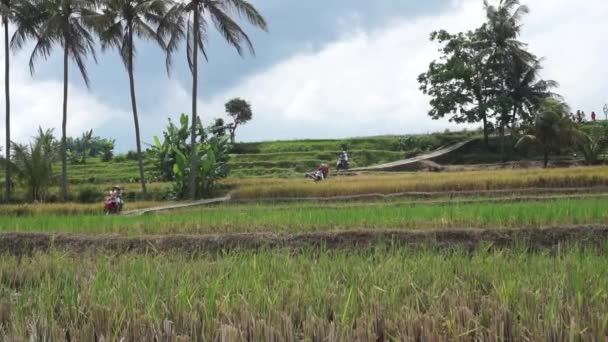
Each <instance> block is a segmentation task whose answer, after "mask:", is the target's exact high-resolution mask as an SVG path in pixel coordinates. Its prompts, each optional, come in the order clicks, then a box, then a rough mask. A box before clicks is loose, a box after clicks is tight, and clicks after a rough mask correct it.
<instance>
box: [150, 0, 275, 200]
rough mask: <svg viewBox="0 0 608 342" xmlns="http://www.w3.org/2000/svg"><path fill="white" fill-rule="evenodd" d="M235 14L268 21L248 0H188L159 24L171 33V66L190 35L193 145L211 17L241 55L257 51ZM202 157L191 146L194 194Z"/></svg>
mask: <svg viewBox="0 0 608 342" xmlns="http://www.w3.org/2000/svg"><path fill="white" fill-rule="evenodd" d="M231 14H235V15H238V16H240V17H242V18H245V19H246V20H247V21H248V22H249V23H250V24H252V25H253V26H255V27H259V28H261V29H263V30H266V21H265V20H264V18H263V17H262V15H261V14H260V13H259V12H258V11H257V10H256V9H255V7H254V6H253V5H252V4H251V3H249V2H248V1H247V0H186V1H185V2H183V3H182V2H179V3H177V4H176V5H175V6H173V7H172V8H171V9H170V10H169V11H168V13H167V16H166V17H165V20H164V22H163V24H162V25H161V26H160V27H159V34H160V35H162V36H164V35H165V34H169V35H170V38H169V41H168V43H167V45H166V46H167V67H168V68H169V67H170V65H171V61H172V59H171V55H172V53H173V52H175V51H176V50H177V47H178V45H179V41H180V40H181V39H183V38H185V39H186V51H187V54H186V56H187V59H188V66H189V67H190V71H191V72H192V118H191V120H192V122H191V126H190V127H191V129H192V131H191V132H190V145H192V146H195V145H197V141H196V130H197V128H196V127H197V120H198V112H197V94H198V52H199V51H200V52H201V53H202V55H203V56H204V57H205V59H206V58H207V52H206V51H205V43H206V39H207V27H208V25H209V21H211V22H213V24H214V25H215V27H216V28H217V30H218V31H219V32H220V34H221V35H222V37H223V38H224V39H225V40H226V42H228V44H230V45H232V46H233V47H234V48H235V49H236V51H237V53H238V54H239V55H241V56H242V55H243V45H245V46H247V47H248V48H249V50H250V51H251V53H252V54H254V49H253V44H252V43H251V40H250V39H249V36H248V35H247V33H245V31H244V30H243V29H242V28H241V27H240V26H239V24H238V23H237V22H236V21H235V20H234V19H233V18H232V17H231ZM198 161H199V158H197V156H196V150H195V149H192V150H191V156H190V162H191V163H192V165H190V169H191V170H193V172H191V174H190V196H191V197H192V198H195V197H196V194H197V192H198V191H197V188H196V185H197V178H198V176H197V171H198V166H197V165H196V163H198Z"/></svg>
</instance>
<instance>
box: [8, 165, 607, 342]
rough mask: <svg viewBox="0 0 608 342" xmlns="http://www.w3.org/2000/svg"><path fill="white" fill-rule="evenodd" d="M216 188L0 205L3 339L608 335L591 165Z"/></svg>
mask: <svg viewBox="0 0 608 342" xmlns="http://www.w3.org/2000/svg"><path fill="white" fill-rule="evenodd" d="M135 186H136V185H135V184H133V189H135ZM162 186H164V185H163V184H162V183H158V184H156V185H154V187H156V188H158V189H160V188H161V187H162ZM154 187H153V188H154ZM222 188H223V189H224V190H223V192H222V193H221V195H229V196H230V198H231V199H230V200H229V201H228V202H225V203H220V204H215V205H206V206H200V207H193V208H185V209H177V210H169V211H161V212H151V213H148V214H145V215H136V214H135V213H134V214H133V215H120V216H112V215H109V216H108V215H103V214H101V207H100V205H99V203H91V204H76V203H73V204H56V203H53V204H29V205H25V204H14V205H10V206H7V205H4V206H0V214H1V215H0V255H1V256H0V258H1V260H2V262H1V263H0V340H6V341H28V340H36V341H56V340H64V341H89V340H90V341H208V340H213V341H444V340H456V341H538V340H551V341H605V340H606V338H607V337H608V290H606V289H608V271H607V270H608V267H607V266H608V253H607V252H608V211H607V210H606V208H608V169H607V168H606V167H601V166H598V167H584V168H563V169H548V170H536V169H529V170H499V171H498V170H493V171H491V170H487V171H463V172H445V173H437V174H435V173H404V174H382V173H380V174H357V175H352V176H343V177H331V178H330V179H329V180H327V181H325V182H321V183H313V182H310V181H306V180H304V179H295V178H292V179H278V178H242V179H239V178H229V179H227V180H226V181H224V182H223V183H222ZM133 191H134V190H133ZM166 204H167V202H166V201H162V202H159V201H150V202H143V201H139V202H138V201H130V202H129V201H128V202H127V209H139V208H148V207H155V206H161V205H166Z"/></svg>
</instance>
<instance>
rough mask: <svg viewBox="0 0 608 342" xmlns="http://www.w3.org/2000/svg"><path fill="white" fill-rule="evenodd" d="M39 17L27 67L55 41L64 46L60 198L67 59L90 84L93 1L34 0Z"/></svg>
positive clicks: (64, 191) (64, 186)
mask: <svg viewBox="0 0 608 342" xmlns="http://www.w3.org/2000/svg"><path fill="white" fill-rule="evenodd" d="M34 5H35V6H36V7H37V8H38V11H39V13H40V15H41V16H42V21H41V24H40V27H39V29H38V30H37V31H38V32H37V33H36V39H37V41H36V45H35V46H34V50H33V52H32V55H31V57H30V71H31V72H32V73H34V67H35V63H36V59H37V58H40V57H42V58H44V59H46V58H48V57H49V56H50V55H51V53H52V51H53V48H54V47H55V46H56V45H58V46H60V47H61V48H62V49H63V119H62V123H61V149H60V155H61V198H62V199H63V201H67V198H68V176H67V138H66V128H67V116H68V72H69V65H68V62H69V59H70V58H71V59H72V61H73V62H74V63H75V64H76V66H77V67H78V70H79V71H80V74H81V76H82V79H83V80H84V83H85V85H86V86H87V87H89V85H90V82H89V76H88V73H87V68H86V65H85V59H86V57H87V56H88V55H91V56H92V57H93V59H94V60H95V62H97V58H96V56H95V40H94V38H93V35H92V34H91V32H90V30H91V28H92V22H91V19H92V18H93V17H94V15H95V12H94V7H95V3H94V2H93V1H90V0H35V1H34Z"/></svg>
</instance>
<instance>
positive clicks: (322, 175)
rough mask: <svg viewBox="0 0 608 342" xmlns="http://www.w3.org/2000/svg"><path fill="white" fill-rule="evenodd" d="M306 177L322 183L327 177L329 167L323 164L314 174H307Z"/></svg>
mask: <svg viewBox="0 0 608 342" xmlns="http://www.w3.org/2000/svg"><path fill="white" fill-rule="evenodd" d="M306 177H309V178H312V179H313V180H314V181H315V182H318V181H322V180H324V179H326V178H327V177H329V165H327V164H325V163H323V164H321V165H319V166H318V167H317V168H316V169H315V171H314V172H311V173H307V174H306Z"/></svg>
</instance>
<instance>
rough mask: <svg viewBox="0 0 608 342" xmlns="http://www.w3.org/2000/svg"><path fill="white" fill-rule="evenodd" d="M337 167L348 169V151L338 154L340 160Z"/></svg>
mask: <svg viewBox="0 0 608 342" xmlns="http://www.w3.org/2000/svg"><path fill="white" fill-rule="evenodd" d="M336 169H338V170H347V169H348V153H346V151H342V152H341V153H340V154H339V155H338V162H337V164H336Z"/></svg>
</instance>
